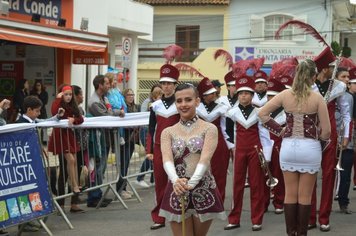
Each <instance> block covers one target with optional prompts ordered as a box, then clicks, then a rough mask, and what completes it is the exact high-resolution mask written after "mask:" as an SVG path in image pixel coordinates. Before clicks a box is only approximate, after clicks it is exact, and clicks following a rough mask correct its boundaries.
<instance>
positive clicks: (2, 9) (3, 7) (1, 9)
mask: <svg viewBox="0 0 356 236" xmlns="http://www.w3.org/2000/svg"><path fill="white" fill-rule="evenodd" d="M9 9H10V4H9V2H8V1H0V14H1V15H2V16H8V15H9Z"/></svg>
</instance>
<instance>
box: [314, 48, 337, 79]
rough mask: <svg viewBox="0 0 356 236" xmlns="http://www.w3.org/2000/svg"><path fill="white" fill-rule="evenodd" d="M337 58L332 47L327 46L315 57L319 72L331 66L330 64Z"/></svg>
mask: <svg viewBox="0 0 356 236" xmlns="http://www.w3.org/2000/svg"><path fill="white" fill-rule="evenodd" d="M335 60H336V58H335V56H334V54H333V53H332V51H331V48H330V47H326V48H325V49H324V50H323V51H322V52H321V53H320V54H319V55H318V56H317V57H316V58H314V62H315V64H316V67H317V68H318V72H319V73H320V72H321V70H322V69H324V68H329V64H330V63H332V62H333V61H335Z"/></svg>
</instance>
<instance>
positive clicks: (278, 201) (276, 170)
mask: <svg viewBox="0 0 356 236" xmlns="http://www.w3.org/2000/svg"><path fill="white" fill-rule="evenodd" d="M285 89H286V87H285V86H284V85H283V84H282V83H281V82H279V80H276V79H270V80H269V81H268V86H267V98H268V101H269V100H271V99H272V98H273V97H274V96H276V95H277V94H279V93H281V92H282V91H283V90H285ZM270 116H271V118H273V119H274V120H275V121H276V122H277V123H278V124H279V125H281V126H285V123H286V113H285V111H284V109H283V107H279V108H278V109H277V110H275V111H273V112H271V114H270ZM270 136H271V139H272V140H273V141H274V144H273V150H272V157H271V163H270V167H271V173H272V176H273V177H275V178H277V179H278V184H277V185H276V186H275V187H274V188H273V195H274V196H273V201H272V203H273V206H274V208H275V210H274V212H275V213H276V214H282V213H283V202H284V195H285V192H284V180H283V174H282V170H281V167H280V165H279V152H280V150H281V143H282V137H279V136H277V135H275V134H274V133H270ZM268 193H269V192H268ZM266 197H267V198H268V202H269V197H270V196H269V194H268V195H267V196H266Z"/></svg>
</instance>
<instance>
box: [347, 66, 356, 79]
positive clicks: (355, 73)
mask: <svg viewBox="0 0 356 236" xmlns="http://www.w3.org/2000/svg"><path fill="white" fill-rule="evenodd" d="M349 74H350V81H349V82H350V83H356V67H354V68H352V69H351V70H349Z"/></svg>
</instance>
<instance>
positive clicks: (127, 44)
mask: <svg viewBox="0 0 356 236" xmlns="http://www.w3.org/2000/svg"><path fill="white" fill-rule="evenodd" d="M131 48H132V41H131V38H129V37H122V52H123V55H126V56H130V55H131Z"/></svg>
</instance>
